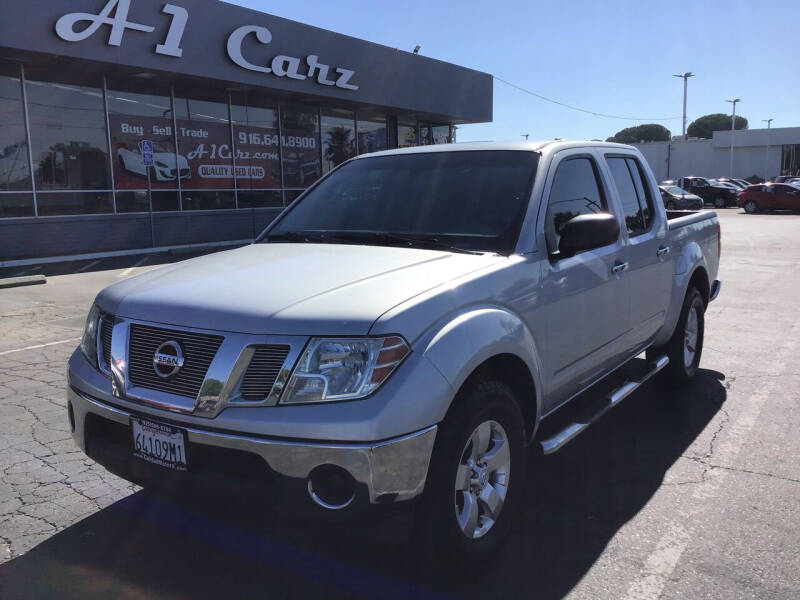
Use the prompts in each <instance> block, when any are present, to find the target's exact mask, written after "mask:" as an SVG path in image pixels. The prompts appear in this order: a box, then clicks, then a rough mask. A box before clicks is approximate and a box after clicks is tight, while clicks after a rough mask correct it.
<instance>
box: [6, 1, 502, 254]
mask: <svg viewBox="0 0 800 600" xmlns="http://www.w3.org/2000/svg"><path fill="white" fill-rule="evenodd" d="M0 12H2V19H0V265H3V264H6V265H7V264H14V261H19V260H24V259H31V258H44V257H53V256H68V255H69V256H74V255H85V254H97V253H102V252H119V251H135V250H139V249H147V248H153V247H156V248H168V247H180V246H190V245H194V244H208V243H236V242H242V241H247V240H250V239H252V238H253V237H254V236H255V235H257V233H258V232H259V231H260V230H262V229H263V228H264V226H265V225H266V224H267V223H269V222H270V220H272V219H273V218H274V217H275V216H276V215H277V214H278V213H279V212H280V210H281V209H282V207H284V206H286V205H287V204H288V203H290V202H291V201H292V200H293V199H294V198H296V197H297V196H298V195H299V194H300V193H301V192H302V191H303V190H304V189H305V188H306V187H308V186H309V185H310V184H312V183H313V182H314V181H316V180H317V179H318V178H319V177H320V176H322V175H323V174H325V173H326V172H328V171H329V170H330V169H332V168H333V167H334V166H336V165H337V164H339V163H341V162H343V161H344V160H347V159H348V158H350V157H352V156H355V155H357V154H362V153H365V152H374V151H378V150H384V149H387V148H396V147H404V146H414V145H422V144H432V143H447V142H452V141H454V140H453V138H454V131H455V126H456V125H459V124H463V123H478V122H487V121H491V120H492V78H491V76H490V75H488V74H486V73H481V72H478V71H474V70H471V69H467V68H464V67H459V66H455V65H452V64H448V63H444V62H441V61H437V60H433V59H430V58H427V57H424V56H420V55H417V54H413V53H410V52H406V51H402V50H398V49H395V48H389V47H386V46H381V45H378V44H374V43H370V42H367V41H363V40H359V39H355V38H352V37H348V36H345V35H340V34H337V33H333V32H330V31H326V30H323V29H319V28H316V27H311V26H308V25H303V24H301V23H297V22H294V21H289V20H286V19H282V18H279V17H275V16H272V15H268V14H264V13H260V12H255V11H252V10H248V9H244V8H241V7H238V6H234V5H231V4H227V3H224V2H219V1H215V0H172V1H171V2H163V1H155V0H47V2H36V3H34V4H32V3H31V2H30V1H28V0H3V2H2V9H0ZM413 41H414V40H413V39H410V40H409V42H410V43H413Z"/></svg>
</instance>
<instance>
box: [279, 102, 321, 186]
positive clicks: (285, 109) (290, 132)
mask: <svg viewBox="0 0 800 600" xmlns="http://www.w3.org/2000/svg"><path fill="white" fill-rule="evenodd" d="M281 141H282V146H281V147H282V151H283V182H284V186H285V187H287V188H306V187H308V186H309V185H311V184H312V183H314V182H315V181H316V180H317V179H319V177H320V175H321V174H322V166H321V164H320V151H319V115H318V112H317V109H316V108H311V107H309V108H299V107H297V106H291V105H285V106H282V107H281Z"/></svg>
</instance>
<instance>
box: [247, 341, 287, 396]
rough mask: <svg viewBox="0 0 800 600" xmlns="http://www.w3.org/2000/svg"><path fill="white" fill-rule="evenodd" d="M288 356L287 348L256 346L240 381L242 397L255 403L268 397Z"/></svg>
mask: <svg viewBox="0 0 800 600" xmlns="http://www.w3.org/2000/svg"><path fill="white" fill-rule="evenodd" d="M288 354H289V346H278V345H270V346H256V351H255V353H254V354H253V358H251V359H250V365H249V366H248V367H247V371H246V372H245V374H244V379H242V385H241V388H240V393H241V395H242V397H243V398H244V399H245V400H250V401H253V402H257V401H259V400H264V399H265V398H266V397H267V396H269V393H270V391H271V390H272V386H273V384H274V383H275V380H276V379H277V378H278V374H279V373H280V372H281V367H283V363H284V361H285V360H286V356H287V355H288Z"/></svg>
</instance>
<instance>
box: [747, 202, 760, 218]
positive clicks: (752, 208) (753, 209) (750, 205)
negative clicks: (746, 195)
mask: <svg viewBox="0 0 800 600" xmlns="http://www.w3.org/2000/svg"><path fill="white" fill-rule="evenodd" d="M744 212H746V213H747V214H748V215H752V214H755V213H757V212H758V205H757V204H756V203H755V202H753V201H752V200H748V201H747V202H745V203H744Z"/></svg>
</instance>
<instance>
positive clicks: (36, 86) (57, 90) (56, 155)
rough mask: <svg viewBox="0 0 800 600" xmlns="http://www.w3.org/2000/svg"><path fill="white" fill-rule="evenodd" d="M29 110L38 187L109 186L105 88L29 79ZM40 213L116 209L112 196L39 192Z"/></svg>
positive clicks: (90, 187) (42, 190) (102, 187)
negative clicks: (103, 89) (113, 206)
mask: <svg viewBox="0 0 800 600" xmlns="http://www.w3.org/2000/svg"><path fill="white" fill-rule="evenodd" d="M26 89H27V93H28V114H29V116H30V128H31V148H32V151H33V165H34V176H35V178H36V188H37V190H38V191H41V192H47V191H51V190H83V191H86V190H109V189H110V188H111V178H110V173H109V160H108V152H107V144H108V139H107V136H106V118H105V111H104V109H103V92H102V90H101V89H99V88H91V87H85V86H75V85H64V84H58V83H45V82H41V81H28V82H27V83H26ZM38 207H39V214H40V215H47V214H71V211H73V210H74V211H75V213H87V212H110V211H111V210H112V202H111V195H110V194H78V195H76V196H75V197H74V198H73V199H69V198H67V196H66V195H65V194H58V195H55V196H48V195H47V194H46V193H43V194H40V195H39V196H38Z"/></svg>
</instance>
